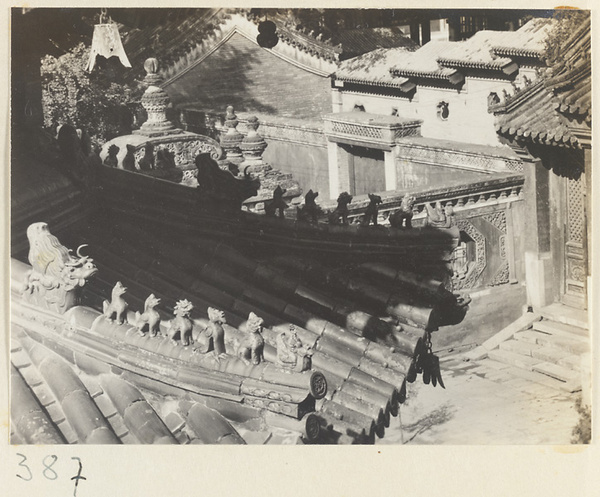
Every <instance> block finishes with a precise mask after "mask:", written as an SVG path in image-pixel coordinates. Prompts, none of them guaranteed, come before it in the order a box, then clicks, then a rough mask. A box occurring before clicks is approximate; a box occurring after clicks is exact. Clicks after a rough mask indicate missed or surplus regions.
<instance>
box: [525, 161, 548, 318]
mask: <svg viewBox="0 0 600 497" xmlns="http://www.w3.org/2000/svg"><path fill="white" fill-rule="evenodd" d="M523 173H524V174H525V185H524V189H525V232H526V233H527V236H526V238H525V273H526V279H527V298H528V302H529V305H531V306H532V307H533V308H534V309H538V310H539V309H540V308H542V307H545V306H547V305H549V304H551V303H552V302H553V300H554V286H555V284H556V282H555V275H554V267H553V260H552V252H551V247H550V214H549V205H548V200H549V193H550V191H549V173H548V171H547V170H546V169H545V168H544V167H543V165H542V164H541V160H540V159H533V160H530V161H527V162H524V167H523Z"/></svg>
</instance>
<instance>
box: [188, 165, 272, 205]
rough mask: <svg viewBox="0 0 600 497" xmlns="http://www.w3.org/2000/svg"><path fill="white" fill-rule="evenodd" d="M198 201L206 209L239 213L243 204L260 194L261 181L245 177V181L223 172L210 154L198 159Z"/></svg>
mask: <svg viewBox="0 0 600 497" xmlns="http://www.w3.org/2000/svg"><path fill="white" fill-rule="evenodd" d="M196 167H197V168H198V173H197V179H198V188H197V190H198V199H199V200H198V201H199V203H200V205H201V206H202V207H203V208H205V209H211V210H219V211H223V210H225V211H238V210H240V208H241V206H242V202H243V201H244V200H246V199H247V198H250V197H253V196H255V195H256V194H257V193H258V189H259V187H260V181H259V180H258V179H256V178H252V177H250V176H249V175H245V176H244V178H243V179H241V178H236V177H234V176H233V175H232V174H231V173H230V172H228V171H223V170H222V169H221V168H220V167H219V164H217V162H216V161H214V160H213V159H211V157H210V156H209V155H208V154H200V155H198V156H197V157H196Z"/></svg>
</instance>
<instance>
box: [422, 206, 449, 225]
mask: <svg viewBox="0 0 600 497" xmlns="http://www.w3.org/2000/svg"><path fill="white" fill-rule="evenodd" d="M425 210H426V211H427V221H426V224H427V226H431V227H433V228H450V227H451V226H454V224H455V220H454V207H452V204H451V203H450V202H448V203H447V204H446V206H445V207H444V208H442V203H441V202H440V201H439V200H438V201H437V202H436V203H435V207H432V205H431V204H429V203H427V204H425Z"/></svg>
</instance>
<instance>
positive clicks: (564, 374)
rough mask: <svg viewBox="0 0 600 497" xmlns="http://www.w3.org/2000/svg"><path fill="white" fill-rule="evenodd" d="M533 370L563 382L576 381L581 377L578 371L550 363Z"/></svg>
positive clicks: (535, 367)
mask: <svg viewBox="0 0 600 497" xmlns="http://www.w3.org/2000/svg"><path fill="white" fill-rule="evenodd" d="M533 370H534V371H537V372H538V373H542V374H545V375H548V376H551V377H552V378H556V379H557V380H561V381H570V380H576V379H577V378H579V376H580V375H579V374H578V373H577V372H576V371H571V370H570V369H567V368H563V367H561V366H558V365H557V364H552V363H550V362H542V363H540V364H537V365H535V366H534V367H533Z"/></svg>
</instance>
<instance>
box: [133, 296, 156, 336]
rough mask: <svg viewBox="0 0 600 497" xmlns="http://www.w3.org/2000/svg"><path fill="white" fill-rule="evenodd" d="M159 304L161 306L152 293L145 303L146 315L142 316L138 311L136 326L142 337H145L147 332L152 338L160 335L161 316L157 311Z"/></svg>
mask: <svg viewBox="0 0 600 497" xmlns="http://www.w3.org/2000/svg"><path fill="white" fill-rule="evenodd" d="M158 304H160V299H158V298H156V297H155V296H154V294H153V293H151V294H150V295H149V296H148V298H147V299H146V302H144V313H143V314H140V313H139V312H137V311H136V313H135V324H136V326H137V329H138V331H139V332H140V335H142V336H144V335H146V332H149V333H150V336H151V337H155V336H157V335H160V314H159V313H158V311H157V310H155V307H156V306H157V305H158Z"/></svg>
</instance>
